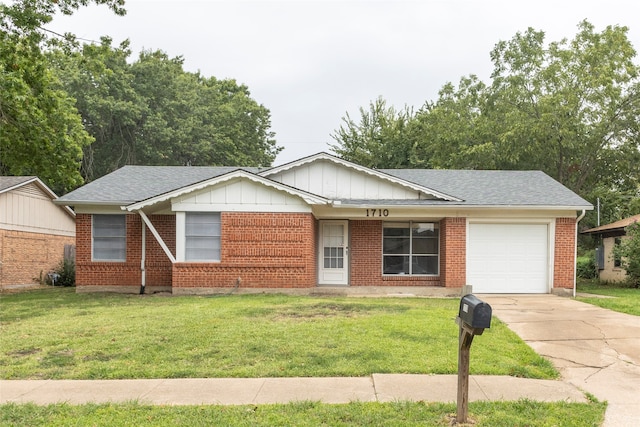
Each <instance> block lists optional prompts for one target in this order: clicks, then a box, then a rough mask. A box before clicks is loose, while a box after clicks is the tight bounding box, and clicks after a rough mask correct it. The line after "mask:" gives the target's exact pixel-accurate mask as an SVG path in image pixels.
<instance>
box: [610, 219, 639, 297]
mask: <svg viewBox="0 0 640 427" xmlns="http://www.w3.org/2000/svg"><path fill="white" fill-rule="evenodd" d="M625 231H626V238H624V239H622V240H621V241H620V245H616V246H615V247H614V248H613V255H614V256H615V257H616V258H620V260H621V261H620V266H621V267H622V268H624V269H625V270H626V272H627V277H628V279H629V280H630V281H631V283H632V284H633V285H634V286H635V287H636V288H638V287H640V224H639V223H637V222H634V223H633V224H631V225H629V226H628V227H626V228H625Z"/></svg>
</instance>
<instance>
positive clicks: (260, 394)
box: [0, 374, 587, 405]
mask: <svg viewBox="0 0 640 427" xmlns="http://www.w3.org/2000/svg"><path fill="white" fill-rule="evenodd" d="M456 393H457V376H456V375H404V374H373V375H371V376H370V377H355V378H353V377H351V378H340V377H331V378H212V379H203V378H194V379H151V380H0V403H8V402H14V403H26V402H33V403H36V404H40V405H44V404H49V403H58V402H66V403H70V404H82V403H88V402H94V403H101V402H130V401H138V402H140V403H142V404H154V405H199V404H220V405H243V404H264V403H286V402H293V401H305V400H310V401H321V402H325V403H348V402H353V401H360V402H391V401H425V402H455V401H456ZM522 398H527V399H531V400H537V401H547V402H552V401H566V402H586V401H587V400H586V398H585V396H584V394H583V393H582V392H581V391H580V390H579V389H578V388H577V387H575V386H572V385H570V384H567V383H564V382H561V381H553V380H534V379H524V378H514V377H509V376H482V375H472V376H471V378H470V381H469V400H470V401H477V400H492V401H493V400H518V399H522Z"/></svg>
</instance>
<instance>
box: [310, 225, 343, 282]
mask: <svg viewBox="0 0 640 427" xmlns="http://www.w3.org/2000/svg"><path fill="white" fill-rule="evenodd" d="M318 240H319V241H320V247H319V252H318V260H319V266H318V267H319V268H318V271H319V275H318V276H319V277H318V283H319V284H321V285H347V284H348V283H349V247H348V242H349V222H348V221H320V239H318Z"/></svg>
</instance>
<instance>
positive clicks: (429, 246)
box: [413, 237, 438, 255]
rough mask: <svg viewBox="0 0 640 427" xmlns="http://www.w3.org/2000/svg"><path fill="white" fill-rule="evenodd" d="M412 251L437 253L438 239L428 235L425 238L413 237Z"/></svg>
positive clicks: (415, 252) (416, 252)
mask: <svg viewBox="0 0 640 427" xmlns="http://www.w3.org/2000/svg"><path fill="white" fill-rule="evenodd" d="M413 253H414V254H433V255H437V254H438V239H436V238H433V237H428V238H426V239H422V238H414V239H413Z"/></svg>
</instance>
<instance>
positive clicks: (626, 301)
mask: <svg viewBox="0 0 640 427" xmlns="http://www.w3.org/2000/svg"><path fill="white" fill-rule="evenodd" d="M577 290H578V292H582V293H587V294H592V295H594V296H593V297H585V296H579V297H576V299H577V300H578V301H583V302H587V303H589V304H593V305H597V306H598V307H602V308H607V309H609V310H614V311H618V312H620V313H627V314H633V315H635V316H640V289H637V288H629V287H620V286H617V285H612V284H602V283H599V282H598V280H584V279H581V280H579V281H578V288H577ZM598 295H604V296H608V297H612V298H599V297H598Z"/></svg>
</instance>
